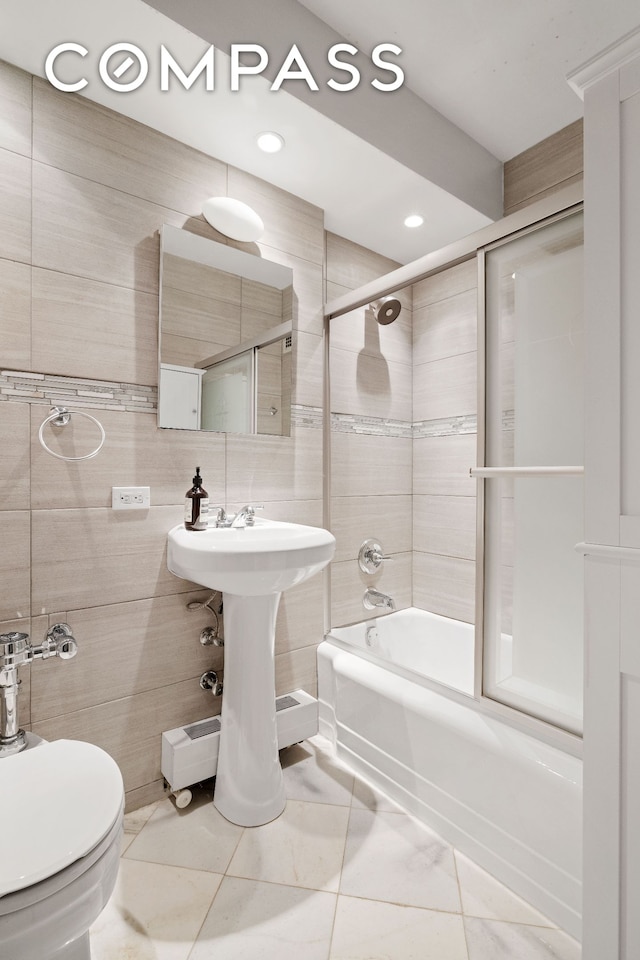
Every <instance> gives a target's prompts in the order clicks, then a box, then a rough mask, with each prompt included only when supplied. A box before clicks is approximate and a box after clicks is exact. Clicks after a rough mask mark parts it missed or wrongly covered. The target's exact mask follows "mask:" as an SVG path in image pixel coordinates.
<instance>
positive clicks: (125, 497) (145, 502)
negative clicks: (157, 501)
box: [111, 487, 151, 510]
mask: <svg viewBox="0 0 640 960" xmlns="http://www.w3.org/2000/svg"><path fill="white" fill-rule="evenodd" d="M111 506H112V507H113V509H114V510H148V509H149V507H150V506H151V487H111Z"/></svg>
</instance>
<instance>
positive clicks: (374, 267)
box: [326, 233, 412, 626]
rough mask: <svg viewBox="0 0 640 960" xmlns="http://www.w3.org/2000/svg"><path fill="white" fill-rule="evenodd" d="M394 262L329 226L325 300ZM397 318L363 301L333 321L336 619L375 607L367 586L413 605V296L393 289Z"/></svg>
mask: <svg viewBox="0 0 640 960" xmlns="http://www.w3.org/2000/svg"><path fill="white" fill-rule="evenodd" d="M395 267H397V264H396V263H394V262H393V261H391V260H387V259H386V258H384V257H381V256H379V255H378V254H375V253H372V252H371V251H370V250H366V249H364V248H363V247H360V246H358V245H357V244H355V243H351V242H350V241H348V240H344V239H342V238H341V237H337V236H335V235H333V234H330V233H329V234H327V266H326V271H327V300H328V301H331V300H333V299H335V298H336V297H339V296H341V295H342V294H344V293H346V292H348V291H349V290H353V289H355V288H356V287H360V286H362V284H364V283H368V282H369V281H371V280H375V279H376V278H377V277H380V276H382V275H383V274H385V273H388V272H389V271H390V270H393V269H395ZM397 296H398V298H399V299H400V301H401V304H402V310H401V313H400V315H399V317H398V318H397V319H396V320H395V321H394V322H393V323H392V324H390V325H388V326H379V325H378V324H377V323H376V321H375V319H374V317H373V315H372V313H371V312H370V311H369V308H367V307H361V308H359V309H357V310H353V311H352V312H351V313H348V314H345V315H344V316H342V317H336V318H335V319H334V320H331V327H330V341H331V357H330V371H331V377H330V381H331V523H332V529H333V531H334V533H335V535H336V539H337V547H336V555H335V560H334V562H333V564H332V569H331V608H332V610H331V616H332V624H333V626H337V625H339V624H345V623H352V622H354V621H358V620H362V619H364V618H366V617H373V616H375V613H371V612H367V611H365V609H364V608H363V606H362V597H363V594H364V592H365V590H366V588H367V586H371V587H375V589H377V590H380V591H381V592H383V593H386V594H387V595H389V596H391V597H392V598H393V599H394V601H395V604H396V608H397V609H402V608H403V607H408V606H411V565H412V564H411V549H412V523H411V516H412V497H411V493H412V489H411V487H412V479H411V463H412V449H411V448H412V440H411V420H412V393H411V381H412V362H411V352H412V320H411V315H412V298H411V290H408V291H401V292H400V293H398V294H397ZM371 538H373V539H377V540H379V542H380V543H381V544H382V547H383V549H384V551H385V553H387V554H390V555H392V557H393V560H391V561H388V562H386V563H383V564H382V566H381V568H380V570H379V571H378V572H377V573H376V574H375V575H373V576H371V575H368V574H363V573H361V571H360V570H359V568H358V563H357V556H358V550H359V548H360V545H361V543H362V542H363V541H364V540H367V539H371Z"/></svg>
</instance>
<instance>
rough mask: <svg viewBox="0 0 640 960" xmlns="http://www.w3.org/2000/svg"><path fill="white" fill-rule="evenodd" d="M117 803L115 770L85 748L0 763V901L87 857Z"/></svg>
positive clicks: (119, 789)
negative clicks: (0, 850) (0, 824)
mask: <svg viewBox="0 0 640 960" xmlns="http://www.w3.org/2000/svg"><path fill="white" fill-rule="evenodd" d="M123 797H124V790H123V784H122V775H121V773H120V770H119V768H118V766H117V764H116V763H115V761H114V760H113V759H112V758H111V757H110V756H109V754H108V753H105V751H104V750H101V749H100V747H96V746H94V745H93V744H90V743H84V742H82V741H76V740H55V741H53V742H51V743H46V742H42V743H40V744H38V746H36V747H34V748H33V749H30V750H25V751H23V752H22V753H18V754H15V755H14V756H10V757H5V758H3V759H2V760H0V823H2V824H3V840H2V857H0V897H4V896H6V895H7V894H12V893H15V892H16V891H19V890H23V889H25V888H27V887H30V886H33V885H34V884H37V883H39V882H40V881H42V880H45V879H47V878H50V877H52V876H53V875H54V874H56V873H59V872H60V871H61V870H64V869H65V867H68V866H69V865H70V864H72V863H74V862H75V861H76V860H80V859H81V858H82V857H85V856H86V855H87V854H88V853H90V851H91V850H93V849H94V848H95V847H96V846H97V845H98V844H100V842H101V841H102V840H103V839H104V838H105V837H106V836H107V834H109V833H110V832H111V831H112V829H113V827H114V824H115V823H116V821H117V820H119V817H120V813H121V810H122V803H123Z"/></svg>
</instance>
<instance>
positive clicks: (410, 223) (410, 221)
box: [404, 213, 424, 227]
mask: <svg viewBox="0 0 640 960" xmlns="http://www.w3.org/2000/svg"><path fill="white" fill-rule="evenodd" d="M423 223H424V217H421V216H420V214H419V213H412V214H411V216H410V217H405V220H404V225H405V227H421V226H422V224H423Z"/></svg>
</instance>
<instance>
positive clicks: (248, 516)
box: [231, 503, 264, 527]
mask: <svg viewBox="0 0 640 960" xmlns="http://www.w3.org/2000/svg"><path fill="white" fill-rule="evenodd" d="M256 510H264V505H263V504H262V503H248V504H247V505H246V506H245V507H243V508H242V509H241V510H238V512H237V513H236V515H235V517H234V518H233V520H232V521H231V526H232V527H253V526H254V524H255V522H256Z"/></svg>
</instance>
